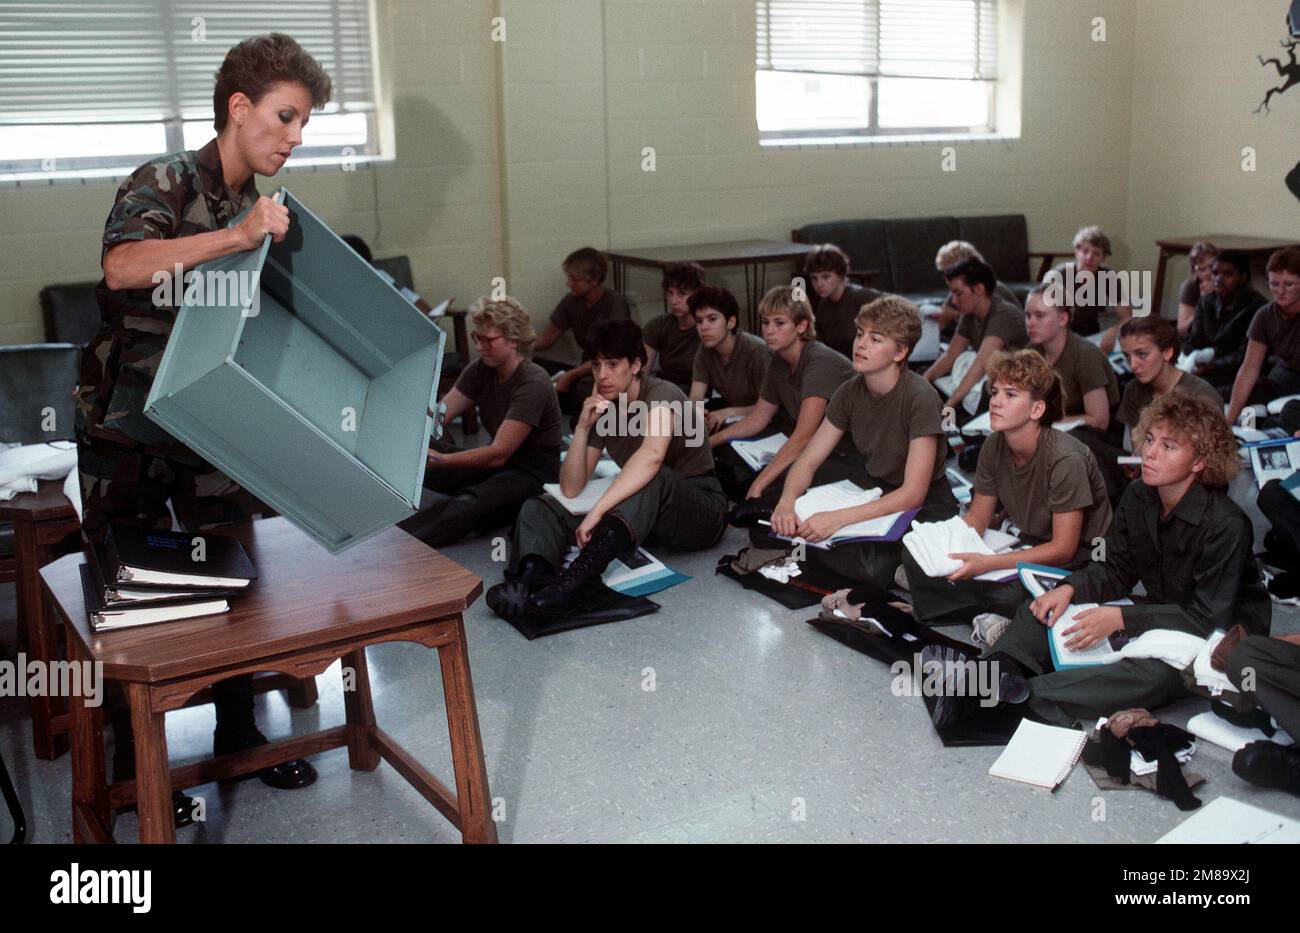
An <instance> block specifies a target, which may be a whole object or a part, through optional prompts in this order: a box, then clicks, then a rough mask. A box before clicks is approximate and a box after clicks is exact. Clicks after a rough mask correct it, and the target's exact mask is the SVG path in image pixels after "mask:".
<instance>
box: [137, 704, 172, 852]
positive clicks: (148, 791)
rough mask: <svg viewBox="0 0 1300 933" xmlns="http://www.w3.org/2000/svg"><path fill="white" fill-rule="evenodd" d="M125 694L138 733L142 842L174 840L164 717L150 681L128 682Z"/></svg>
mask: <svg viewBox="0 0 1300 933" xmlns="http://www.w3.org/2000/svg"><path fill="white" fill-rule="evenodd" d="M126 695H127V699H128V700H129V701H130V703H131V730H132V731H133V732H134V733H135V783H136V788H137V795H138V796H137V799H136V811H137V813H138V814H139V817H140V841H141V842H143V843H159V842H168V843H170V842H175V841H176V823H175V817H174V816H173V815H172V774H171V766H170V765H169V764H168V763H167V732H166V729H165V728H164V719H165V717H164V714H162V713H155V712H153V710H152V708H151V704H150V701H149V685H148V684H127V686H126Z"/></svg>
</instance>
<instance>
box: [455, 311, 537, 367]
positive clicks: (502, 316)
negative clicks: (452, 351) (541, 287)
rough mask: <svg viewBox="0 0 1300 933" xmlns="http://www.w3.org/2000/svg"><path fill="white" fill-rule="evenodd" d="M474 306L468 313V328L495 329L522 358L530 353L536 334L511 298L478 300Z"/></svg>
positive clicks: (525, 312) (530, 318)
mask: <svg viewBox="0 0 1300 933" xmlns="http://www.w3.org/2000/svg"><path fill="white" fill-rule="evenodd" d="M476 304H477V307H475V308H474V309H473V310H472V311H470V313H469V323H470V326H472V327H473V328H474V329H475V330H482V329H486V328H490V327H495V328H496V329H497V330H499V331H501V336H503V337H505V338H506V339H507V340H509V341H510V342H511V343H513V344H514V345H515V348H516V349H517V350H518V351H519V352H520V353H522V354H523V355H524V356H527V355H528V354H529V353H531V352H532V349H533V344H534V343H535V342H536V341H537V332H536V331H534V330H533V319H532V316H531V315H530V314H529V313H528V312H527V311H526V310H525V309H524V306H523V305H521V304H520V303H519V302H518V301H516V300H515V299H513V298H497V299H495V300H492V299H488V298H480V299H479V300H478V302H477V303H476Z"/></svg>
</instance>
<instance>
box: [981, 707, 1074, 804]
mask: <svg viewBox="0 0 1300 933" xmlns="http://www.w3.org/2000/svg"><path fill="white" fill-rule="evenodd" d="M1087 742H1088V735H1087V733H1086V732H1080V731H1079V730H1078V729H1063V728H1061V727H1060V726H1045V725H1043V724H1042V723H1037V722H1034V721H1033V720H1030V719H1024V720H1021V722H1020V725H1019V727H1018V728H1017V729H1016V734H1015V735H1013V736H1012V737H1011V741H1010V742H1008V743H1007V747H1006V748H1005V749H1003V751H1002V754H1001V755H999V756H998V760H997V761H995V762H993V766H992V767H991V768H989V774H991V775H993V776H994V777H1000V778H1007V779H1008V780H1011V781H1020V782H1021V783H1023V784H1033V785H1034V786H1036V787H1046V788H1048V789H1050V790H1056V788H1057V787H1059V786H1060V785H1061V784H1062V783H1064V781H1065V779H1066V778H1067V777H1069V776H1070V772H1071V771H1073V770H1074V766H1075V763H1076V762H1078V760H1079V756H1080V755H1081V754H1083V747H1084V745H1086V744H1087Z"/></svg>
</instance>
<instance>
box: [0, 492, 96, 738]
mask: <svg viewBox="0 0 1300 933" xmlns="http://www.w3.org/2000/svg"><path fill="white" fill-rule="evenodd" d="M0 521H5V522H10V523H12V524H13V526H14V564H15V568H16V572H17V578H16V581H15V587H14V589H15V597H16V603H17V609H18V633H19V645H20V647H22V648H23V649H24V650H26V652H27V657H28V659H29V660H30V661H38V662H41V663H46V662H48V661H52V660H55V656H56V654H57V645H58V643H59V642H58V634H59V630H58V626H56V625H55V624H54V623H53V622H51V621H50V616H49V614H48V612H47V611H46V606H45V595H44V593H43V592H42V591H41V577H40V570H41V568H42V567H43V566H45V564H46V563H48V562H49V560H50V559H51V558H52V557H53V556H54V555H55V553H56V548H57V545H58V544H59V543H60V542H62V541H63V540H64V539H65V538H67V537H68V535H70V534H72V533H74V532H76V531H77V530H78V529H79V528H80V527H81V522H80V521H78V520H77V512H76V510H75V509H73V507H72V503H71V502H69V501H68V497H67V496H65V495H64V494H63V482H62V481H61V480H45V481H43V482H41V483H39V484H38V485H37V489H36V492H25V493H21V494H20V495H17V496H14V497H13V498H12V499H10V500H8V501H7V502H0ZM30 699H31V711H32V747H33V748H34V749H35V752H36V757H37V758H45V759H52V758H58V757H59V756H60V755H62V754H63V753H64V752H66V751H67V750H68V739H67V734H66V733H67V731H68V715H67V712H66V711H65V710H64V706H65V704H64V701H63V699H62V698H61V697H57V698H56V697H48V696H34V697H31V698H30Z"/></svg>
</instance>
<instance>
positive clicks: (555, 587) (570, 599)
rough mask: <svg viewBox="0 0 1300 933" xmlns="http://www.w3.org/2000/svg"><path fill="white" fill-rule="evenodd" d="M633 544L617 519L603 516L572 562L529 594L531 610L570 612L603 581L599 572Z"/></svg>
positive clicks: (545, 612) (547, 612) (563, 613)
mask: <svg viewBox="0 0 1300 933" xmlns="http://www.w3.org/2000/svg"><path fill="white" fill-rule="evenodd" d="M631 546H632V540H631V535H630V534H629V533H628V531H627V526H625V525H624V524H623V523H622V522H621V521H619V520H618V519H617V518H603V519H601V521H600V524H598V525H597V526H596V527H595V529H593V530H592V532H591V537H590V538H589V539H588V540H587V546H586V547H584V548H583V549H582V550H581V551H580V552H579V554H578V556H577V557H575V558H574V559H573V563H571V564H569V566H568V567H566V568H565V570H564V572H563V573H561V574H560V575H559V576H558V577H556V578H555V581H554V582H552V583H548V584H547V585H545V586H543V587H541V588H539V589H538V590H536V591H535V592H533V593H532V594H530V595H529V597H528V609H529V610H530V611H532V612H539V613H542V614H544V615H552V616H556V615H570V614H572V613H573V612H576V611H577V609H578V608H579V607H580V606H581V605H582V603H583V602H584V600H583V598H582V597H583V596H584V595H586V594H588V593H589V592H590V591H591V590H593V589H595V588H596V587H597V586H598V585H599V584H600V575H601V574H602V573H604V572H605V568H606V567H608V566H609V564H610V561H612V560H613V559H614V558H616V557H617V556H618V555H619V554H621V553H623V552H624V551H626V550H627V549H628V548H630V547H631Z"/></svg>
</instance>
